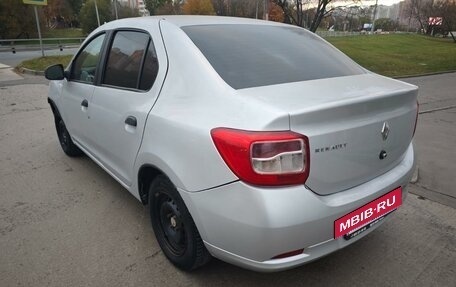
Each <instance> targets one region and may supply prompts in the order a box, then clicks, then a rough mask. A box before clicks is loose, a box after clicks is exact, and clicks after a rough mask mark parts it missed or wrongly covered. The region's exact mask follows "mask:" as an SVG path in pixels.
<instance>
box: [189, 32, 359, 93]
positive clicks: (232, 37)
mask: <svg viewBox="0 0 456 287" xmlns="http://www.w3.org/2000/svg"><path fill="white" fill-rule="evenodd" d="M182 30H184V32H185V33H186V34H187V35H188V36H189V37H190V39H191V40H192V41H193V42H194V43H195V45H196V46H197V47H198V48H199V49H200V50H201V52H202V53H203V54H204V56H205V57H206V58H207V60H208V61H209V62H210V63H211V65H212V66H213V67H214V69H215V70H216V71H217V73H218V74H219V75H220V76H221V77H222V78H223V79H224V80H225V82H227V83H228V84H229V85H230V86H231V87H233V88H234V89H243V88H250V87H259V86H267V85H275V84H282V83H290V82H299V81H306V80H315V79H322V78H333V77H342V76H349V75H356V74H362V73H364V72H363V70H362V69H361V68H360V67H359V66H357V65H356V64H355V63H354V62H352V61H351V60H350V59H349V58H348V57H346V56H345V55H343V54H341V53H340V52H339V51H338V50H336V49H335V48H333V47H332V46H330V45H328V44H327V43H325V42H324V41H322V40H321V39H319V38H318V37H317V36H315V35H313V34H312V33H308V32H306V31H304V30H303V29H299V28H294V27H280V26H269V25H248V24H247V25H242V24H237V25H229V24H228V25H197V26H184V27H182Z"/></svg>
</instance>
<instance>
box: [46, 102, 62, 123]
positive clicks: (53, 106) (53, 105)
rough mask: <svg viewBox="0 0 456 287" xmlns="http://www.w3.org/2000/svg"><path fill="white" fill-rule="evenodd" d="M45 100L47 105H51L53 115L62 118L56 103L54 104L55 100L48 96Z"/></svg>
mask: <svg viewBox="0 0 456 287" xmlns="http://www.w3.org/2000/svg"><path fill="white" fill-rule="evenodd" d="M47 101H48V103H49V105H50V106H51V110H52V113H53V114H54V117H56V118H62V117H61V116H60V112H59V109H58V108H57V105H56V104H55V102H54V101H53V100H52V99H51V98H48V99H47Z"/></svg>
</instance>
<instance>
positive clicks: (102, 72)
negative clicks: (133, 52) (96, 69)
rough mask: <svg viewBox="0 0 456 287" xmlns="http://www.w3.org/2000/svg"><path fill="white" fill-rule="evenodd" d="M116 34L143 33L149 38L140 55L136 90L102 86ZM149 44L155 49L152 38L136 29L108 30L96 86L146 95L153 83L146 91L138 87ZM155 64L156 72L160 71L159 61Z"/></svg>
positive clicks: (145, 32) (147, 33)
mask: <svg viewBox="0 0 456 287" xmlns="http://www.w3.org/2000/svg"><path fill="white" fill-rule="evenodd" d="M118 32H139V33H143V34H146V35H147V36H149V41H148V42H147V45H146V49H145V50H144V51H145V53H144V54H143V55H142V58H141V65H140V68H139V74H138V80H137V81H136V87H137V88H127V87H121V86H114V85H108V84H104V83H103V80H104V77H105V73H106V66H107V64H108V58H109V52H110V51H111V47H112V44H113V43H114V38H115V35H116V33H118ZM151 44H152V45H153V47H154V49H155V46H154V43H153V39H152V36H151V35H150V33H149V32H147V31H146V30H142V29H137V28H117V29H113V30H109V41H108V42H107V43H106V47H107V48H106V51H105V54H104V58H103V62H102V63H101V65H100V67H101V69H100V77H99V79H98V82H97V86H101V87H106V88H112V89H118V90H124V91H130V92H137V93H147V92H149V91H150V90H151V89H152V88H153V87H154V85H155V82H154V83H153V84H152V86H151V87H150V88H149V89H148V90H141V89H139V85H140V83H141V78H142V74H143V68H144V63H145V60H146V55H147V51H148V50H149V47H150V45H151ZM157 60H158V55H157ZM157 64H158V72H159V70H160V63H159V61H157ZM158 72H157V75H158Z"/></svg>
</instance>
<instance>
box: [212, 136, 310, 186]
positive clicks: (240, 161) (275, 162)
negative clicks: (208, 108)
mask: <svg viewBox="0 0 456 287" xmlns="http://www.w3.org/2000/svg"><path fill="white" fill-rule="evenodd" d="M211 136H212V140H213V141H214V144H215V146H216V148H217V150H218V152H219V153H220V155H221V157H222V158H223V160H224V161H225V163H226V164H227V165H228V167H229V168H230V169H231V170H232V171H233V173H234V174H236V175H237V176H238V177H239V179H240V180H242V181H244V182H247V183H250V184H254V185H263V186H278V185H297V184H304V183H305V181H306V180H307V177H308V175H309V170H310V161H309V140H308V138H307V137H306V136H304V135H301V134H298V133H294V132H291V131H278V132H256V131H244V130H236V129H228V128H216V129H213V130H212V131H211Z"/></svg>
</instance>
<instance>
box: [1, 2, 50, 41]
mask: <svg viewBox="0 0 456 287" xmlns="http://www.w3.org/2000/svg"><path fill="white" fill-rule="evenodd" d="M38 9H39V8H38ZM39 11H40V14H41V9H39ZM42 19H43V17H40V21H43V20H42ZM40 25H41V26H43V23H41V24H40ZM21 37H25V38H30V37H38V36H37V30H36V23H35V14H34V12H33V7H32V5H26V4H23V3H22V1H18V0H1V1H0V38H3V39H16V38H21Z"/></svg>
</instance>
